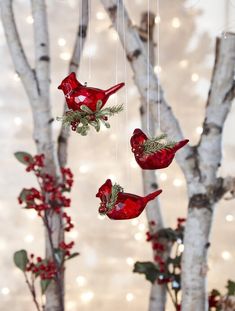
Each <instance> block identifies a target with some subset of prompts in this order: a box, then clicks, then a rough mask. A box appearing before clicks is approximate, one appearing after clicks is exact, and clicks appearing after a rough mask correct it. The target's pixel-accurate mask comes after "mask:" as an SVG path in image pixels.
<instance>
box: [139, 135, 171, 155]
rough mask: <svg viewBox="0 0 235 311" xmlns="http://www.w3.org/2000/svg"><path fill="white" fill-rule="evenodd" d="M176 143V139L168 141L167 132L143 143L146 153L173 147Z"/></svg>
mask: <svg viewBox="0 0 235 311" xmlns="http://www.w3.org/2000/svg"><path fill="white" fill-rule="evenodd" d="M175 145H176V142H175V141H168V140H167V135H166V134H161V135H159V136H157V137H156V138H149V139H148V140H146V141H145V142H144V143H143V147H144V154H151V153H155V152H158V151H161V150H163V149H172V148H173V147H174V146H175Z"/></svg>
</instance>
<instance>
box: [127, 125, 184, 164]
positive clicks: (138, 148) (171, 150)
mask: <svg viewBox="0 0 235 311" xmlns="http://www.w3.org/2000/svg"><path fill="white" fill-rule="evenodd" d="M166 137H167V135H166V134H162V135H160V136H159V137H156V138H148V137H147V136H146V135H145V133H144V132H142V131H141V130H140V129H135V130H134V132H133V135H132V137H131V140H130V143H131V148H132V152H133V153H134V156H135V159H136V162H137V163H138V164H139V166H140V167H141V168H142V169H144V170H155V169H161V168H165V167H167V166H169V165H170V164H171V162H172V160H173V159H174V156H175V153H176V152H177V151H178V150H179V149H180V148H182V147H183V146H184V145H186V144H187V143H188V142H189V140H188V139H185V140H182V141H180V142H167V141H166Z"/></svg>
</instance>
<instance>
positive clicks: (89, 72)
mask: <svg viewBox="0 0 235 311" xmlns="http://www.w3.org/2000/svg"><path fill="white" fill-rule="evenodd" d="M90 39H91V0H88V42H90ZM91 62H92V59H91V53H89V56H88V78H89V80H90V79H91V66H92V64H91Z"/></svg>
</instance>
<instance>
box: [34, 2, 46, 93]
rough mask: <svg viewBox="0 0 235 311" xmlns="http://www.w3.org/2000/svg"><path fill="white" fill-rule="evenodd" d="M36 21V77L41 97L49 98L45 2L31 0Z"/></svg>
mask: <svg viewBox="0 0 235 311" xmlns="http://www.w3.org/2000/svg"><path fill="white" fill-rule="evenodd" d="M31 5H32V15H33V20H34V23H33V25H34V45H35V63H36V76H37V81H38V84H39V93H40V96H43V97H48V96H49V85H50V76H49V74H50V67H49V63H50V57H49V38H48V25H47V14H46V4H45V0H31Z"/></svg>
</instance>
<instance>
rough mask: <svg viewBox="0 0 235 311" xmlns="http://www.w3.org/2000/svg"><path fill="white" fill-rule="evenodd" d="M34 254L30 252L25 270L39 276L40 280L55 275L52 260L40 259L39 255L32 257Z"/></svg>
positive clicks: (49, 278)
mask: <svg viewBox="0 0 235 311" xmlns="http://www.w3.org/2000/svg"><path fill="white" fill-rule="evenodd" d="M34 258H35V255H34V254H31V255H30V259H29V261H28V264H27V267H26V271H27V272H32V273H33V274H34V275H35V276H36V277H37V276H40V278H41V279H42V280H51V279H53V278H54V277H55V275H56V266H55V263H54V261H51V260H42V258H41V257H37V258H36V260H35V259H34Z"/></svg>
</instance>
